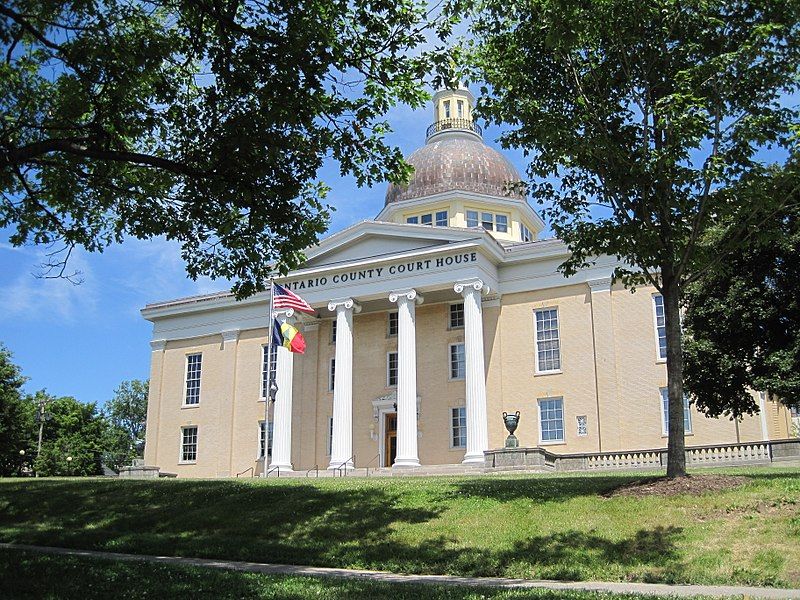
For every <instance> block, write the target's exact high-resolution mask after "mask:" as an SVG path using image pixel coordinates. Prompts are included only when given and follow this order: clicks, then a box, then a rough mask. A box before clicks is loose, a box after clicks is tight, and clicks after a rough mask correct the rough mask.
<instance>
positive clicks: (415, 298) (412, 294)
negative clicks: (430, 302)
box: [389, 288, 425, 304]
mask: <svg viewBox="0 0 800 600" xmlns="http://www.w3.org/2000/svg"><path fill="white" fill-rule="evenodd" d="M401 298H405V299H406V301H408V302H415V303H416V304H422V302H423V301H424V300H425V298H423V297H422V294H418V293H417V290H415V289H413V288H408V289H405V290H392V291H391V292H389V302H391V303H392V304H394V303H395V302H397V301H398V300H400V299H401Z"/></svg>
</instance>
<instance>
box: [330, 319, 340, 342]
mask: <svg viewBox="0 0 800 600" xmlns="http://www.w3.org/2000/svg"><path fill="white" fill-rule="evenodd" d="M338 324H339V322H338V321H337V320H336V319H333V320H332V321H331V344H336V333H337V331H336V329H337V325H338Z"/></svg>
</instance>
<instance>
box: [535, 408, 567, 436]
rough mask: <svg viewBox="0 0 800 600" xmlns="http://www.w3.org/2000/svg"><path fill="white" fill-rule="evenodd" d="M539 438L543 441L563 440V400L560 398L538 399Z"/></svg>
mask: <svg viewBox="0 0 800 600" xmlns="http://www.w3.org/2000/svg"><path fill="white" fill-rule="evenodd" d="M539 439H541V440H542V441H543V442H563V441H564V400H563V399H562V398H542V399H540V400H539Z"/></svg>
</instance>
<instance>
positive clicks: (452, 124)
mask: <svg viewBox="0 0 800 600" xmlns="http://www.w3.org/2000/svg"><path fill="white" fill-rule="evenodd" d="M448 129H466V130H467V131H474V132H475V133H477V134H478V135H483V130H482V129H481V126H480V125H478V124H477V123H474V122H473V121H472V119H439V120H438V121H436V122H435V123H433V124H432V125H430V126H429V127H428V130H427V131H426V132H425V137H426V138H429V137H431V136H432V135H433V134H434V133H439V132H441V131H447V130H448Z"/></svg>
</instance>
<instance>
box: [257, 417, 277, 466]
mask: <svg viewBox="0 0 800 600" xmlns="http://www.w3.org/2000/svg"><path fill="white" fill-rule="evenodd" d="M264 423H266V421H264V420H263V419H261V420H260V421H259V422H258V430H257V431H258V438H257V441H256V454H257V456H256V460H262V459H263V458H265V456H264V455H263V454H261V440H262V439H263V436H264ZM274 434H275V422H274V421H270V422H269V448H267V457H269V456H271V455H272V452H270V451H271V450H272V442H273V439H274ZM265 441H266V440H265Z"/></svg>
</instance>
